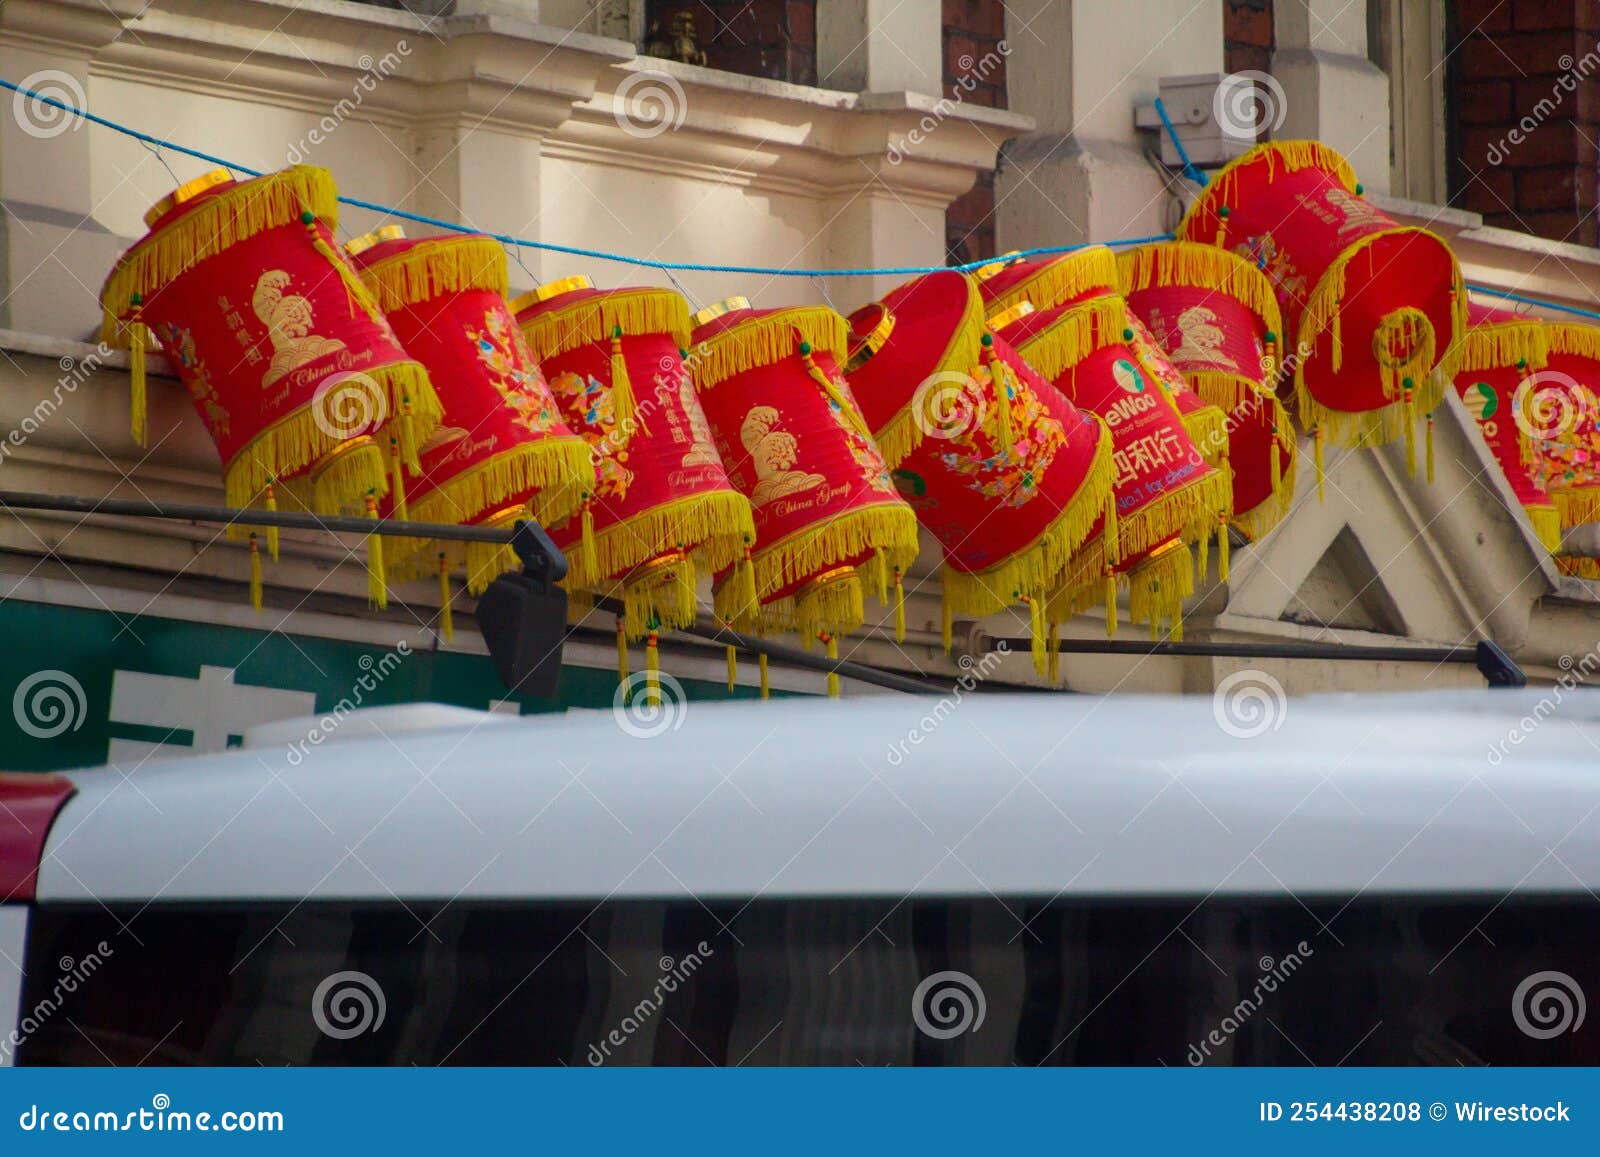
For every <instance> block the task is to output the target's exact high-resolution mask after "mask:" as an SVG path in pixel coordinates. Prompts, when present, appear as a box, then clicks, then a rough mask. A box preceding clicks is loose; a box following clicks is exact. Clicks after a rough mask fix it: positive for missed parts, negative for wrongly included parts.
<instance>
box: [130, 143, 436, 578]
mask: <svg viewBox="0 0 1600 1157" xmlns="http://www.w3.org/2000/svg"><path fill="white" fill-rule="evenodd" d="M336 216H337V190H336V189H335V187H334V183H333V178H332V177H331V176H330V175H329V174H328V172H327V171H326V170H324V169H319V168H313V167H310V166H306V165H296V166H294V167H292V168H288V169H285V170H283V171H282V172H278V173H271V174H268V175H266V176H263V177H256V178H253V179H251V180H247V181H234V180H233V179H232V178H231V177H230V176H229V175H228V174H227V173H226V172H225V171H221V170H218V171H216V172H214V173H211V174H208V175H207V176H206V177H203V178H200V179H199V180H198V181H192V182H190V183H189V184H187V185H184V186H183V187H182V188H180V189H178V190H176V191H175V192H174V193H172V194H171V195H169V196H168V197H167V198H166V199H164V200H163V201H161V202H160V203H158V204H157V205H156V206H155V207H154V208H152V209H151V210H150V212H149V213H147V214H146V215H145V220H146V223H147V224H148V225H149V227H150V232H149V233H147V234H146V235H145V236H144V237H143V238H141V239H140V240H139V241H138V242H137V243H135V244H134V246H133V247H132V248H131V249H129V250H128V251H127V252H126V253H125V254H123V256H122V258H121V259H120V260H119V261H118V262H117V265H116V267H115V268H114V269H113V270H112V271H111V274H110V276H109V277H107V279H106V283H105V286H104V287H103V288H102V290H101V294H100V300H101V305H102V307H103V308H104V310H105V324H104V337H105V340H106V341H108V342H122V343H125V344H127V345H129V346H131V347H132V348H133V350H134V352H135V357H134V359H133V366H134V372H133V429H134V436H135V438H136V439H137V440H139V441H140V442H141V443H143V441H144V437H145V419H144V380H143V378H144V375H143V357H142V354H143V348H144V343H145V337H146V332H147V331H150V332H154V333H155V334H156V336H157V337H158V338H159V339H160V341H161V345H162V348H163V349H164V350H165V351H166V353H167V355H168V356H169V358H170V359H171V360H172V362H173V364H174V366H175V368H176V369H177V372H178V375H179V377H180V378H181V379H182V380H183V383H184V385H185V386H187V387H188V389H189V392H190V394H191V396H192V397H193V400H194V404H195V409H196V410H197V411H198V412H199V414H200V418H201V421H202V422H203V423H204V424H205V426H206V429H207V430H208V431H209V432H210V434H211V437H212V439H213V440H214V441H215V442H216V445H217V449H218V452H219V453H220V455H221V457H222V463H223V473H224V480H225V485H226V490H227V501H228V504H229V505H230V506H235V507H241V508H248V507H265V508H267V509H273V508H275V506H276V503H277V499H278V497H279V496H280V495H281V494H282V493H283V492H285V491H287V492H288V493H290V494H291V495H292V496H293V497H295V498H296V499H297V500H298V501H299V502H300V503H301V504H302V505H304V506H306V507H308V508H310V509H312V510H315V511H318V512H321V513H337V512H339V511H342V510H346V509H350V508H354V509H358V510H359V509H363V508H364V509H365V510H366V511H367V512H368V513H369V514H372V515H373V516H374V517H376V514H377V504H378V501H379V500H380V499H381V498H382V497H383V495H384V494H385V493H387V490H388V485H389V483H388V476H389V474H390V473H391V470H390V468H389V466H388V463H387V462H386V457H387V455H386V448H387V447H388V446H389V445H390V443H391V442H392V443H393V445H394V446H395V447H396V448H397V450H398V453H399V457H400V460H401V461H402V462H403V463H404V464H405V465H406V466H407V467H408V468H410V469H411V470H412V471H415V470H417V469H418V468H419V462H418V458H417V448H418V447H419V446H420V445H421V444H422V442H423V441H424V440H425V439H426V438H427V437H428V436H429V435H430V434H431V433H432V432H433V429H434V427H435V426H436V425H437V424H438V422H439V417H440V408H439V401H438V398H437V397H436V396H435V395H434V391H433V387H432V385H431V384H430V383H429V380H428V375H427V372H426V371H425V370H424V369H423V367H422V366H421V365H419V364H418V363H417V362H416V361H415V360H414V359H412V358H411V357H410V356H409V355H408V354H407V353H406V352H405V350H403V349H402V348H401V346H400V344H399V342H398V341H396V339H395V336H394V332H393V331H392V330H391V329H390V327H389V323H388V322H387V321H386V320H385V319H384V316H383V314H382V313H381V312H380V311H379V309H378V307H377V305H376V303H375V302H374V301H373V300H372V297H371V295H370V294H369V293H368V292H367V290H366V287H365V286H364V285H363V284H362V282H361V279H360V278H359V277H357V276H356V275H355V273H354V272H353V271H352V269H351V268H350V266H349V264H348V263H347V262H346V260H345V258H344V256H343V254H341V253H340V252H339V250H338V248H337V245H336V243H335V242H334V239H333V233H334V228H335V223H336ZM268 538H269V542H271V543H274V544H275V542H276V535H275V534H271V533H269V535H268ZM380 543H381V539H379V538H378V537H377V536H375V535H374V536H372V537H371V538H370V539H369V547H368V549H369V555H370V560H371V565H370V567H369V570H370V572H371V581H370V593H371V595H372V600H373V602H375V603H377V604H379V605H382V603H383V602H384V598H385V595H384V581H383V565H382V550H381V545H380ZM254 546H255V543H254V540H253V538H252V562H253V566H252V571H253V575H252V577H253V579H254V580H258V577H259V556H258V555H257V554H256V552H255V550H254ZM273 553H276V551H275V549H274V551H273ZM252 587H253V591H252V593H253V594H254V595H255V596H256V598H257V601H259V583H258V581H253V583H252Z"/></svg>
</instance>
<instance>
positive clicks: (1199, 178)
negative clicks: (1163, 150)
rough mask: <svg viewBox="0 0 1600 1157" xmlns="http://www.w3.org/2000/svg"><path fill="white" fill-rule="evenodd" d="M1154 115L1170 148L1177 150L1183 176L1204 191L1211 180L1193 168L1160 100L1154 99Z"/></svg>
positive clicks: (1193, 165)
mask: <svg viewBox="0 0 1600 1157" xmlns="http://www.w3.org/2000/svg"><path fill="white" fill-rule="evenodd" d="M1156 115H1158V116H1159V117H1160V118H1161V125H1162V127H1163V128H1165V129H1166V130H1167V136H1168V137H1169V138H1171V140H1172V147H1173V148H1175V149H1177V150H1178V159H1179V160H1180V161H1182V162H1183V175H1184V176H1185V177H1188V178H1189V180H1191V181H1193V182H1194V183H1195V184H1197V185H1199V186H1200V187H1201V188H1202V189H1204V188H1205V187H1206V186H1207V185H1209V184H1211V178H1210V177H1208V176H1206V175H1205V173H1203V172H1202V171H1201V170H1199V169H1197V168H1195V164H1194V162H1193V161H1191V160H1190V159H1189V150H1188V149H1186V148H1184V147H1183V142H1182V141H1180V140H1179V139H1178V130H1177V129H1175V128H1173V127H1172V118H1171V117H1169V116H1167V106H1166V105H1164V104H1162V103H1161V98H1160V97H1159V96H1158V97H1156Z"/></svg>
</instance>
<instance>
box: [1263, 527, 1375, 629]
mask: <svg viewBox="0 0 1600 1157" xmlns="http://www.w3.org/2000/svg"><path fill="white" fill-rule="evenodd" d="M1278 617H1279V618H1280V619H1282V620H1283V621H1284V622H1289V623H1297V624H1299V625H1301V626H1306V627H1333V628H1336V629H1340V630H1350V631H1373V632H1376V633H1378V634H1383V635H1397V636H1403V635H1405V634H1406V626H1405V619H1404V618H1403V616H1402V615H1401V613H1400V608H1399V607H1398V606H1397V605H1396V604H1395V600H1394V596H1393V595H1392V594H1391V593H1390V591H1389V589H1388V588H1387V587H1386V586H1385V585H1384V582H1383V576H1382V575H1381V574H1379V572H1378V568H1377V567H1376V566H1375V565H1373V562H1372V558H1371V556H1370V555H1368V554H1367V551H1366V549H1365V548H1364V547H1363V546H1362V545H1361V540H1360V539H1359V538H1357V537H1356V534H1355V532H1354V531H1353V530H1351V529H1350V527H1349V526H1346V527H1344V529H1342V530H1340V531H1339V533H1338V534H1337V535H1335V536H1334V539H1333V541H1332V542H1331V543H1329V544H1328V548H1327V549H1326V550H1325V551H1323V554H1322V557H1321V558H1320V559H1318V560H1317V562H1316V564H1315V565H1314V566H1312V568H1311V570H1310V572H1309V573H1307V575H1306V577H1305V579H1304V580H1303V581H1302V582H1301V583H1300V586H1299V587H1298V588H1297V589H1296V590H1295V592H1294V597H1293V598H1292V599H1290V600H1289V604H1288V606H1286V607H1285V608H1284V611H1283V613H1282V614H1281V615H1279V616H1278Z"/></svg>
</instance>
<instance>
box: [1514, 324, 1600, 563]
mask: <svg viewBox="0 0 1600 1157" xmlns="http://www.w3.org/2000/svg"><path fill="white" fill-rule="evenodd" d="M1545 331H1546V336H1547V339H1548V341H1549V349H1550V354H1549V357H1548V358H1547V360H1546V361H1545V365H1544V368H1543V369H1542V370H1539V371H1537V372H1535V373H1534V374H1533V375H1531V376H1530V377H1529V378H1528V379H1527V380H1526V381H1525V382H1524V383H1523V385H1522V386H1521V387H1520V391H1519V392H1520V393H1522V395H1523V398H1522V404H1521V405H1520V406H1518V407H1517V409H1516V412H1517V413H1518V414H1519V415H1522V417H1523V419H1524V421H1525V423H1526V426H1527V431H1528V433H1529V435H1530V440H1531V441H1532V443H1533V447H1534V457H1535V461H1536V463H1537V466H1538V472H1539V473H1538V480H1539V481H1540V482H1542V484H1543V486H1544V488H1545V490H1546V491H1547V492H1548V493H1549V494H1550V497H1551V498H1552V499H1554V500H1555V504H1556V510H1557V511H1558V513H1559V515H1560V518H1561V529H1562V531H1567V530H1571V529H1572V528H1574V527H1577V526H1582V525H1584V524H1585V523H1591V522H1600V426H1597V423H1600V327H1595V326H1588V325H1569V324H1565V323H1561V324H1550V323H1546V325H1545ZM1556 565H1557V566H1559V567H1560V568H1561V569H1562V571H1563V572H1564V573H1566V574H1573V575H1578V576H1580V577H1582V578H1591V579H1600V566H1597V565H1596V562H1595V560H1594V559H1592V558H1581V557H1568V556H1564V555H1560V554H1558V555H1557V556H1556Z"/></svg>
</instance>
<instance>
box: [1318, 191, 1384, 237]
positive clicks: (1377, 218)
mask: <svg viewBox="0 0 1600 1157" xmlns="http://www.w3.org/2000/svg"><path fill="white" fill-rule="evenodd" d="M1323 198H1324V199H1325V200H1326V201H1327V202H1328V204H1330V205H1332V206H1333V208H1334V209H1335V210H1336V211H1337V212H1338V214H1339V217H1340V218H1341V223H1340V225H1339V237H1340V238H1341V239H1343V237H1344V235H1345V234H1346V233H1357V232H1359V233H1360V234H1362V235H1365V234H1367V233H1370V232H1372V231H1374V230H1377V229H1384V228H1387V227H1388V226H1389V225H1391V224H1393V222H1391V221H1390V220H1389V218H1387V217H1385V216H1384V215H1383V213H1382V212H1380V211H1379V210H1378V209H1377V207H1375V206H1374V205H1373V204H1372V203H1371V202H1370V201H1368V200H1366V199H1365V198H1364V197H1358V196H1356V195H1355V194H1354V193H1351V192H1347V191H1346V190H1344V189H1329V190H1328V191H1327V192H1326V193H1324V194H1323ZM1331 223H1332V222H1330V224H1331Z"/></svg>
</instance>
